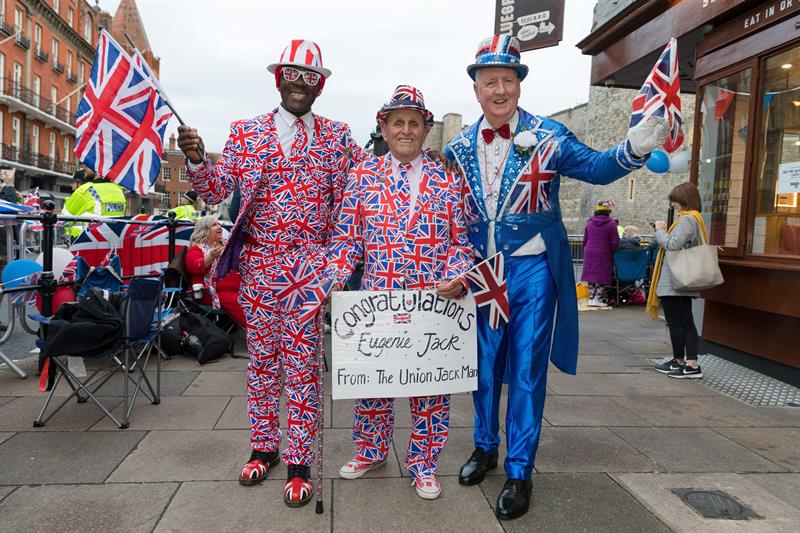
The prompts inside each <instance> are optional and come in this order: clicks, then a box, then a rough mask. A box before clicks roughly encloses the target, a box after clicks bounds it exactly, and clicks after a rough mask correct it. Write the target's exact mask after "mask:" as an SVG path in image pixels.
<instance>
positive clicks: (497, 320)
mask: <svg viewBox="0 0 800 533" xmlns="http://www.w3.org/2000/svg"><path fill="white" fill-rule="evenodd" d="M464 277H466V278H467V279H468V280H469V281H470V285H471V286H472V295H473V296H474V297H475V304H476V305H477V306H478V310H479V311H480V312H481V313H483V315H484V317H486V320H487V321H488V322H489V326H491V328H492V329H497V328H499V327H500V326H502V325H504V324H508V321H509V318H510V316H511V306H510V305H509V303H508V288H507V286H506V276H505V268H504V262H503V254H501V253H497V254H495V255H493V256H492V257H490V258H489V259H487V260H486V261H482V262H480V263H478V264H477V265H475V266H474V267H472V268H471V269H470V270H468V271H467V272H466V273H465V274H464Z"/></svg>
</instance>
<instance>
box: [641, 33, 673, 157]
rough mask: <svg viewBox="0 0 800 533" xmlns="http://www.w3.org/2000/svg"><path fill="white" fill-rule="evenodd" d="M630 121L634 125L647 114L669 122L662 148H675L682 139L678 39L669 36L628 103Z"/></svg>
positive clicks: (671, 150)
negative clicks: (635, 93) (629, 103)
mask: <svg viewBox="0 0 800 533" xmlns="http://www.w3.org/2000/svg"><path fill="white" fill-rule="evenodd" d="M631 110H632V113H631V123H630V126H629V127H631V128H632V127H634V126H635V125H637V124H638V123H639V122H641V121H642V120H645V119H647V118H649V117H651V116H652V117H664V118H665V119H666V120H667V125H668V126H669V133H668V135H667V140H666V142H664V150H666V151H667V152H669V153H672V152H674V151H675V150H677V149H678V147H679V146H680V145H681V143H683V113H681V80H680V77H679V76H678V41H676V40H675V38H674V37H673V38H672V39H670V41H669V43H668V44H667V46H666V48H664V51H663V52H662V53H661V57H659V58H658V61H657V62H656V64H655V66H654V67H653V70H651V71H650V74H649V75H648V76H647V79H646V80H645V81H644V84H643V85H642V88H641V89H640V90H639V94H638V95H637V96H636V98H634V99H633V103H632V104H631Z"/></svg>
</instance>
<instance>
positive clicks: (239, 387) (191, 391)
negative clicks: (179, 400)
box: [183, 371, 247, 396]
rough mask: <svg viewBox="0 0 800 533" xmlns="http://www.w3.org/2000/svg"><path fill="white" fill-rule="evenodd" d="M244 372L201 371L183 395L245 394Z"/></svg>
mask: <svg viewBox="0 0 800 533" xmlns="http://www.w3.org/2000/svg"><path fill="white" fill-rule="evenodd" d="M246 386H247V375H246V373H245V372H241V373H239V372H205V371H203V372H201V373H200V375H199V376H198V377H197V379H195V380H194V381H193V382H192V383H191V385H189V386H188V387H187V388H186V390H184V391H183V395H184V396H245V395H246V392H247V389H246Z"/></svg>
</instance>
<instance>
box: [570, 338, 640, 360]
mask: <svg viewBox="0 0 800 533" xmlns="http://www.w3.org/2000/svg"><path fill="white" fill-rule="evenodd" d="M620 353H625V354H627V353H630V352H627V351H626V350H621V349H620V347H619V346H617V345H615V344H612V343H611V342H609V341H607V340H603V339H595V337H594V335H593V336H592V340H591V341H588V342H582V341H579V343H578V355H579V356H583V355H618V354H620Z"/></svg>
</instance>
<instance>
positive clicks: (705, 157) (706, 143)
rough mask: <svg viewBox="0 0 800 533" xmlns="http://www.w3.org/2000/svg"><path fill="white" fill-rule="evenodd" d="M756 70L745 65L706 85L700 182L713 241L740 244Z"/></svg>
mask: <svg viewBox="0 0 800 533" xmlns="http://www.w3.org/2000/svg"><path fill="white" fill-rule="evenodd" d="M751 75H752V70H751V69H749V68H748V69H745V70H742V71H740V72H737V73H735V74H731V75H729V76H726V77H724V78H721V79H719V80H716V81H713V82H710V83H708V84H706V85H704V86H703V87H702V88H701V93H700V98H701V100H700V101H701V104H700V116H699V120H700V126H701V130H700V153H699V157H698V158H697V159H698V160H697V185H698V187H699V189H700V196H701V198H702V201H703V217H704V219H705V221H706V226H707V228H708V233H709V235H708V237H709V241H710V242H711V243H712V244H716V245H718V246H723V247H726V248H737V247H738V246H739V228H740V227H741V216H742V214H741V209H742V192H743V185H744V176H745V153H746V149H747V131H748V127H747V126H748V123H747V122H748V111H749V108H750V106H749V104H750V80H751Z"/></svg>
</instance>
